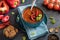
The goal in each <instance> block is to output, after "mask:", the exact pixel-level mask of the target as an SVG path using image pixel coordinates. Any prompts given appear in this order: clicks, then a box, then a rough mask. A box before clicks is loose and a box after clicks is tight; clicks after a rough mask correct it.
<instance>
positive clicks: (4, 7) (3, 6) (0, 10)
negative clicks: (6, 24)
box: [0, 1, 9, 15]
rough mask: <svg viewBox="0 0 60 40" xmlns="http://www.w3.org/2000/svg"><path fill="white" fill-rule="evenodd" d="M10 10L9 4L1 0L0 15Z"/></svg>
mask: <svg viewBox="0 0 60 40" xmlns="http://www.w3.org/2000/svg"><path fill="white" fill-rule="evenodd" d="M7 12H9V6H8V5H7V4H6V2H5V1H0V15H1V14H6V13H7Z"/></svg>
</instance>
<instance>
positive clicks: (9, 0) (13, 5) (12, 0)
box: [7, 0, 20, 8]
mask: <svg viewBox="0 0 60 40" xmlns="http://www.w3.org/2000/svg"><path fill="white" fill-rule="evenodd" d="M7 3H8V4H9V6H10V7H11V8H16V7H17V6H18V5H19V4H20V0H7Z"/></svg>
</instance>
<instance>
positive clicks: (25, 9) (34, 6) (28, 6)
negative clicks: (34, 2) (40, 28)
mask: <svg viewBox="0 0 60 40" xmlns="http://www.w3.org/2000/svg"><path fill="white" fill-rule="evenodd" d="M30 7H31V6H28V7H26V8H25V9H24V10H23V12H24V11H25V10H26V9H27V8H30ZM34 7H35V8H38V9H39V10H40V11H41V12H42V18H41V20H40V21H38V22H36V23H30V22H27V21H25V20H24V19H23V17H22V19H23V20H24V21H25V22H26V23H29V24H37V23H41V22H42V20H43V19H44V12H43V10H42V9H41V8H39V7H37V6H34ZM23 12H22V14H23Z"/></svg>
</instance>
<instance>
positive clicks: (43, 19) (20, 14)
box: [18, 6, 47, 27]
mask: <svg viewBox="0 0 60 40" xmlns="http://www.w3.org/2000/svg"><path fill="white" fill-rule="evenodd" d="M28 7H30V6H28ZM28 7H26V8H28ZM34 7H37V6H34ZM26 8H24V10H25V9H26ZM37 8H38V9H40V8H39V7H37ZM24 10H23V11H24ZM40 10H41V11H42V13H43V17H42V19H41V20H40V21H39V22H36V23H34V24H33V23H29V22H26V21H25V20H24V19H23V18H22V14H23V11H22V13H21V12H20V10H18V11H19V19H20V20H19V22H21V21H22V23H23V25H24V26H28V27H38V26H39V25H40V23H41V22H42V21H46V22H45V23H47V18H46V15H45V13H44V12H43V10H42V9H40ZM45 18H46V19H45Z"/></svg>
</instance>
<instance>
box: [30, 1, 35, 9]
mask: <svg viewBox="0 0 60 40" xmlns="http://www.w3.org/2000/svg"><path fill="white" fill-rule="evenodd" d="M35 2H36V0H34V1H33V3H32V6H31V10H32V8H33V7H34V4H35Z"/></svg>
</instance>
